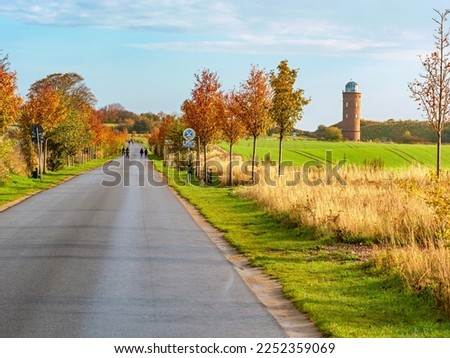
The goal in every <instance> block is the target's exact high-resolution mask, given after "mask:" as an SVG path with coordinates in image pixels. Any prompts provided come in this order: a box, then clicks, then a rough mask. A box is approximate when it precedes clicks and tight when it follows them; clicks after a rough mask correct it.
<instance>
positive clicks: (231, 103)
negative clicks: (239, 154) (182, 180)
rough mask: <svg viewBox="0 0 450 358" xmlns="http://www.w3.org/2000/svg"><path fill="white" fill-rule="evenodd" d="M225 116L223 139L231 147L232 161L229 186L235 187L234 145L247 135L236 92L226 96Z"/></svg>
mask: <svg viewBox="0 0 450 358" xmlns="http://www.w3.org/2000/svg"><path fill="white" fill-rule="evenodd" d="M224 104H225V106H224V116H223V119H222V120H221V121H220V124H221V130H222V137H223V139H225V140H226V141H227V143H228V145H229V148H230V150H229V154H230V160H229V165H228V180H229V185H230V186H232V185H233V164H232V163H233V145H234V144H236V143H237V142H238V141H239V140H240V139H241V138H243V137H244V135H245V134H246V129H245V126H244V123H243V120H242V119H243V116H242V101H241V96H240V94H239V93H238V92H236V91H231V92H228V93H226V94H225V96H224Z"/></svg>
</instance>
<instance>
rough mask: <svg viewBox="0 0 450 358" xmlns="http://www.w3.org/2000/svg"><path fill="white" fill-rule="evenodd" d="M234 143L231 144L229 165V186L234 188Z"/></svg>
mask: <svg viewBox="0 0 450 358" xmlns="http://www.w3.org/2000/svg"><path fill="white" fill-rule="evenodd" d="M232 162H233V143H230V161H229V163H228V165H229V169H228V170H229V172H228V178H229V186H233V165H232Z"/></svg>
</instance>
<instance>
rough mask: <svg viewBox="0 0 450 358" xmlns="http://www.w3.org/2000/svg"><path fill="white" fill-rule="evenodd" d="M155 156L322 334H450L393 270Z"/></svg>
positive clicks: (424, 298) (449, 324)
mask: <svg viewBox="0 0 450 358" xmlns="http://www.w3.org/2000/svg"><path fill="white" fill-rule="evenodd" d="M152 159H153V162H154V164H155V167H156V168H157V169H158V170H159V171H163V172H164V174H165V176H166V177H168V181H169V184H170V185H171V186H172V187H173V188H174V189H175V190H177V191H178V192H179V193H180V195H182V196H183V197H185V198H186V199H187V200H189V201H190V202H191V203H192V204H193V205H195V206H196V207H197V208H198V209H199V210H200V211H201V213H202V214H203V215H204V216H205V217H206V219H207V220H208V221H210V222H211V223H212V224H213V225H214V226H215V227H217V228H218V229H219V230H221V231H223V232H224V233H225V239H226V240H228V241H229V242H230V243H231V244H232V245H233V246H235V247H236V248H237V249H238V250H239V251H241V252H242V253H244V254H245V255H246V256H247V257H248V258H249V259H250V260H251V263H252V264H253V265H255V266H258V267H261V268H263V269H264V271H265V272H266V273H267V274H268V275H270V276H272V277H274V278H276V279H277V280H279V282H280V283H281V284H282V286H283V291H284V294H285V296H286V297H287V298H289V299H290V300H291V301H292V302H293V303H294V304H295V305H296V306H297V307H298V309H300V310H301V311H303V312H305V313H307V314H308V315H309V317H310V318H311V320H312V321H313V322H314V323H315V324H316V325H317V327H318V328H319V330H320V331H321V332H322V333H323V334H324V335H325V336H329V337H348V338H351V337H410V338H412V337H415V338H418V337H450V321H449V320H448V319H446V318H445V316H444V315H443V314H442V313H441V312H440V311H439V310H437V309H436V307H435V303H434V300H433V299H432V298H431V297H430V296H429V295H427V294H426V293H420V294H418V293H416V292H413V291H409V290H407V289H405V287H404V286H403V284H402V282H401V280H399V279H398V278H397V277H396V276H395V275H392V274H389V273H388V272H380V271H375V269H374V268H373V266H372V265H371V264H370V262H367V261H361V260H359V259H358V257H357V256H356V255H355V253H354V251H353V250H352V249H351V248H349V247H348V246H345V245H341V246H339V245H337V244H336V243H333V242H331V241H330V240H329V239H326V238H321V237H317V236H316V235H315V234H314V233H313V232H312V231H310V230H308V229H306V228H298V227H291V226H289V225H288V224H286V223H285V222H283V218H282V217H278V218H277V217H273V216H270V215H269V214H268V213H266V212H265V211H263V210H262V209H260V208H259V207H258V206H257V204H256V203H255V202H254V201H252V200H248V199H243V198H241V197H239V196H237V195H236V193H235V191H234V190H233V189H231V188H225V187H205V186H199V185H186V184H185V180H184V179H185V173H183V172H182V173H178V172H177V171H176V170H175V169H168V168H163V167H162V162H161V161H160V160H158V159H157V158H156V157H153V158H152ZM174 178H177V180H175V179H174ZM194 184H197V183H194ZM330 247H333V249H332V250H331V249H330Z"/></svg>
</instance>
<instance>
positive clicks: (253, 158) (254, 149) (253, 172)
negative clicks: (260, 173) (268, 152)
mask: <svg viewBox="0 0 450 358" xmlns="http://www.w3.org/2000/svg"><path fill="white" fill-rule="evenodd" d="M257 138H258V137H257V136H255V135H254V136H253V154H252V183H253V184H255V158H256V140H257Z"/></svg>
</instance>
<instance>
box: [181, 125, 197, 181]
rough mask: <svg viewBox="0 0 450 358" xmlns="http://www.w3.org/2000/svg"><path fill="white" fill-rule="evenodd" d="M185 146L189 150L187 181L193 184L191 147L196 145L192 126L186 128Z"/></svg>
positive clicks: (184, 132) (184, 134) (184, 135)
mask: <svg viewBox="0 0 450 358" xmlns="http://www.w3.org/2000/svg"><path fill="white" fill-rule="evenodd" d="M183 138H184V139H185V140H184V141H183V147H184V148H187V150H188V165H187V181H188V184H191V175H192V163H191V148H194V147H195V143H194V140H193V139H194V138H195V131H194V130H193V129H192V128H186V129H185V130H184V131H183Z"/></svg>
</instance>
